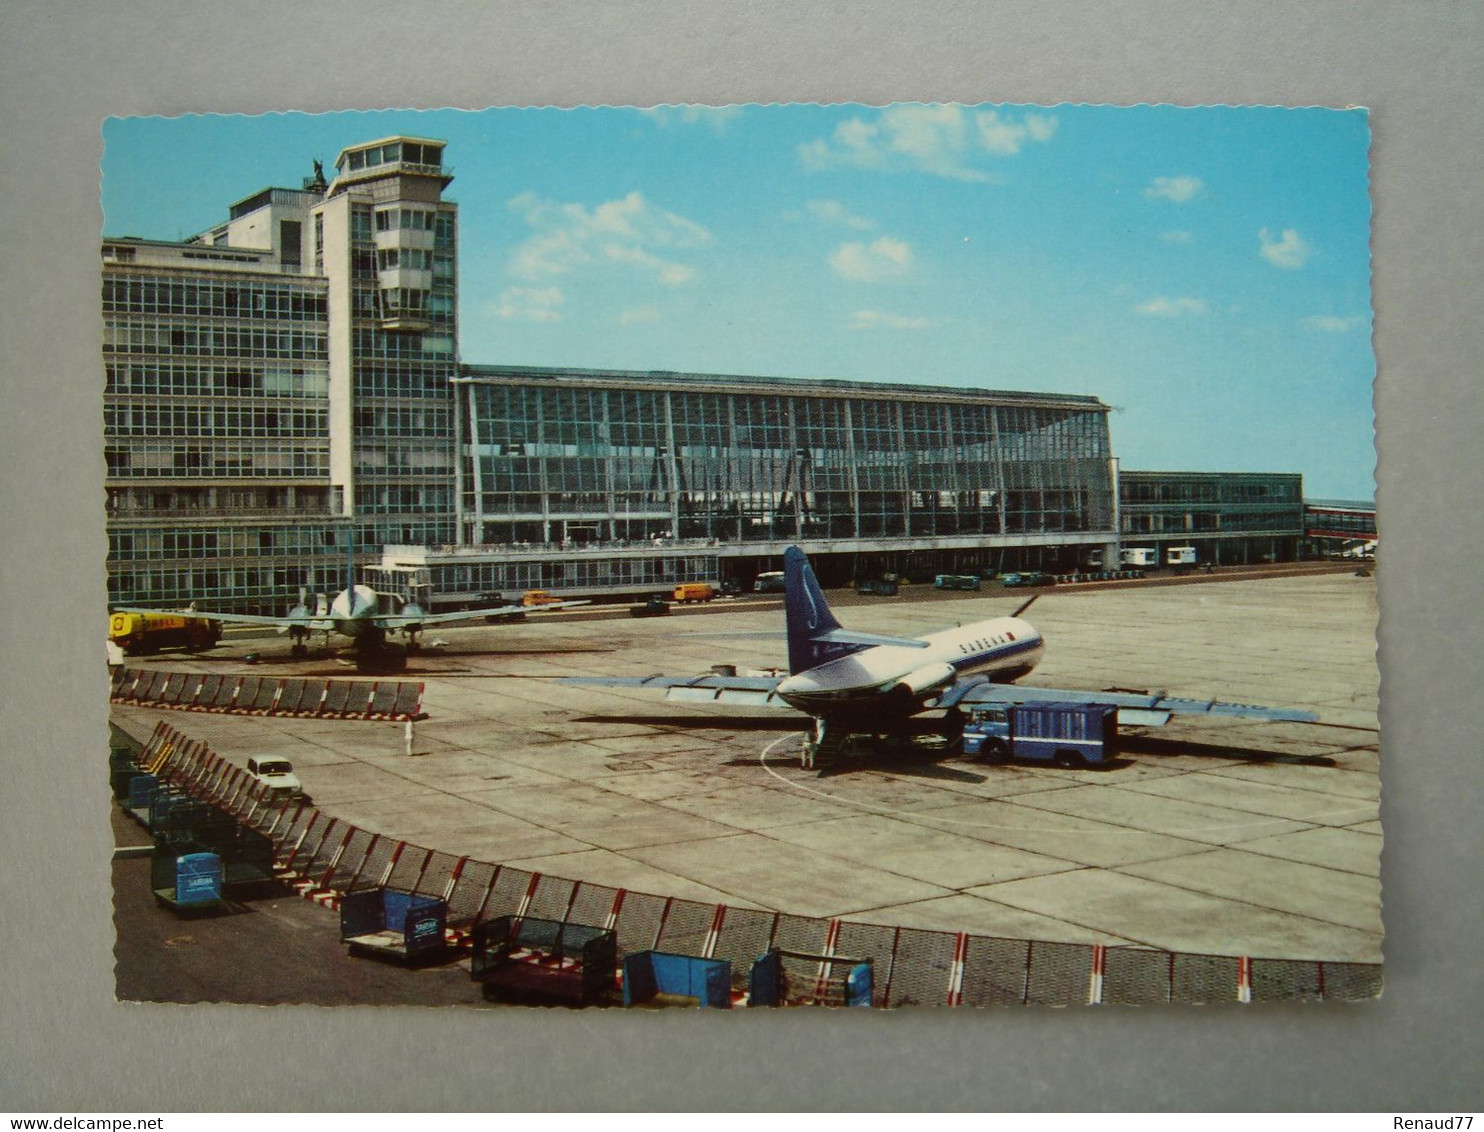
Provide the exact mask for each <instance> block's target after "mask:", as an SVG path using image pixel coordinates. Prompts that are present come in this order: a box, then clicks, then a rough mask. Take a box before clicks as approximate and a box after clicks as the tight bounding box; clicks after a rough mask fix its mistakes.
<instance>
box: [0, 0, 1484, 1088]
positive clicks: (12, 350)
mask: <svg viewBox="0 0 1484 1132" xmlns="http://www.w3.org/2000/svg"><path fill="white" fill-rule="evenodd" d="M3 27H4V33H5V34H4V35H3V37H0V97H3V106H4V111H3V115H0V120H3V126H0V131H3V132H0V177H3V187H0V208H3V210H4V233H5V237H6V254H5V256H4V264H3V271H4V273H5V284H6V286H5V289H4V291H3V294H4V295H5V302H4V303H3V304H0V348H3V350H4V368H3V370H0V374H3V392H4V397H3V402H0V429H3V448H0V452H3V456H0V459H3V471H4V481H3V482H4V485H5V486H4V490H3V493H0V499H3V507H4V512H3V517H4V522H3V528H0V530H3V536H4V537H3V538H0V578H3V584H4V590H5V596H4V600H3V614H0V617H3V636H0V647H3V650H4V651H3V657H4V660H3V665H4V668H3V671H4V675H5V692H4V694H3V695H0V712H3V731H0V734H3V735H4V747H3V751H4V754H3V763H0V775H3V779H0V799H3V800H0V809H3V812H0V819H3V820H0V854H3V856H0V862H3V865H0V900H3V903H0V908H3V909H4V911H3V913H0V1019H3V1021H0V1107H3V1108H4V1109H8V1110H23V1111H25V1110H39V1111H42V1112H53V1113H55V1112H68V1111H72V1112H85V1111H109V1112H128V1111H130V1110H136V1111H151V1110H155V1111H159V1110H167V1111H170V1110H193V1109H226V1110H239V1109H332V1110H359V1109H404V1108H412V1109H432V1110H459V1109H497V1110H500V1109H531V1108H534V1109H546V1108H602V1109H613V1108H641V1109H643V1108H659V1109H671V1108H684V1109H695V1108H720V1109H744V1110H745V1109H779V1108H787V1109H815V1108H823V1109H832V1108H857V1107H873V1108H886V1109H957V1108H988V1109H1003V1110H1018V1109H1051V1110H1078V1109H1100V1108H1124V1109H1235V1110H1245V1109H1277V1108H1283V1109H1301V1110H1308V1109H1339V1110H1433V1111H1438V1110H1444V1109H1449V1108H1453V1109H1457V1108H1478V1107H1479V1106H1480V1089H1479V1085H1478V1079H1479V1068H1480V1066H1481V1065H1484V1056H1481V1055H1484V1049H1481V1046H1484V1025H1481V1023H1480V1007H1481V1005H1484V1004H1481V994H1480V978H1479V962H1478V960H1477V958H1476V954H1475V952H1476V949H1477V944H1478V941H1479V940H1480V938H1481V934H1484V933H1481V926H1484V925H1481V908H1484V901H1481V899H1480V888H1479V879H1480V867H1479V859H1480V856H1481V849H1484V845H1481V840H1484V839H1481V837H1480V806H1479V801H1480V789H1479V774H1480V762H1481V749H1480V748H1481V744H1480V742H1479V736H1480V735H1481V733H1484V728H1481V720H1480V718H1479V717H1480V699H1479V697H1478V695H1477V694H1476V689H1477V688H1478V686H1479V683H1480V674H1481V673H1480V670H1481V663H1480V655H1479V649H1478V648H1477V647H1476V644H1477V642H1478V638H1479V633H1478V627H1479V617H1478V613H1477V611H1478V609H1479V607H1480V589H1481V585H1480V580H1479V577H1478V572H1477V571H1476V569H1475V565H1474V564H1475V558H1476V555H1475V553H1474V544H1475V542H1476V541H1477V539H1478V526H1479V522H1478V520H1479V512H1480V499H1481V491H1480V487H1481V479H1480V460H1479V456H1478V449H1477V439H1478V432H1479V430H1478V428H1477V424H1478V422H1479V420H1480V408H1481V402H1480V396H1479V385H1478V369H1477V367H1478V359H1479V358H1480V357H1481V355H1484V341H1481V338H1484V331H1481V322H1484V320H1481V319H1480V318H1479V314H1480V311H1481V309H1484V303H1481V294H1480V286H1479V264H1480V263H1481V262H1484V255H1481V252H1484V248H1481V243H1484V236H1481V233H1484V223H1481V220H1484V218H1481V216H1480V195H1481V190H1480V186H1481V185H1484V160H1481V153H1484V148H1481V146H1480V145H1479V139H1480V137H1481V136H1484V129H1481V127H1484V122H1481V116H1480V109H1481V107H1480V97H1479V95H1480V88H1479V79H1478V76H1479V75H1480V74H1481V73H1484V57H1481V56H1484V51H1481V45H1484V35H1481V33H1484V7H1481V6H1479V5H1478V4H1476V3H1466V2H1457V0H1452V2H1437V3H1432V4H1429V5H1426V6H1422V5H1416V6H1413V5H1399V4H1395V3H1390V2H1385V3H1378V2H1370V3H1336V2H1329V0H1321V2H1310V3H1307V4H1305V5H1302V6H1296V5H1288V4H1281V3H1271V4H1268V3H1256V2H1250V0H1248V2H1228V3H1224V4H1220V5H1193V4H1183V3H1151V2H1134V0H1125V2H1121V3H1118V2H1115V3H1107V4H1098V5H1084V4H1078V3H1070V2H1066V0H1043V2H1041V3H1037V4H1002V3H941V2H940V3H928V4H910V5H909V4H900V3H887V2H882V0H870V2H865V3H857V4H847V3H843V2H839V0H831V2H823V3H814V4H796V3H752V4H734V3H716V2H700V3H694V4H688V5H674V4H665V3H627V4H615V3H607V4H580V5H579V4H568V5H558V4H547V3H518V2H499V3H493V4H472V3H463V4H439V5H436V6H434V5H420V4H405V3H404V4H398V3H381V2H373V0H359V2H356V3H343V2H333V3H323V4H316V5H305V4H300V3H284V2H278V0H265V2H260V3H255V4H252V5H236V4H216V5H200V6H186V5H180V4H173V3H163V2H158V0H145V2H135V3H132V4H129V5H119V6H111V5H103V4H93V3H79V2H72V3H69V2H65V0H63V2H53V3H48V4H42V3H16V2H14V0H12V3H10V4H8V5H6V7H5V16H4V23H3ZM948 99H951V100H957V101H962V102H979V101H994V100H1000V101H1016V102H1041V103H1057V102H1063V101H1072V102H1077V101H1093V102H1112V103H1121V104H1128V103H1138V102H1175V103H1183V104H1193V103H1282V104H1288V105H1299V104H1304V105H1307V104H1322V105H1331V106H1343V105H1355V104H1362V105H1366V106H1369V107H1370V108H1371V110H1372V119H1371V123H1372V129H1373V132H1374V139H1375V140H1374V146H1373V161H1374V186H1373V192H1374V200H1375V203H1376V220H1375V245H1374V247H1375V263H1376V285H1375V299H1376V315H1377V318H1376V341H1377V348H1378V357H1379V364H1380V379H1379V382H1378V387H1377V410H1378V416H1379V420H1380V429H1381V460H1380V464H1379V470H1378V479H1379V485H1380V487H1379V491H1378V502H1379V505H1380V507H1381V522H1382V526H1383V530H1384V541H1383V550H1382V555H1383V557H1382V566H1381V574H1380V577H1381V595H1382V597H1381V600H1382V604H1383V609H1384V619H1383V627H1382V631H1381V647H1382V652H1381V656H1382V664H1383V670H1384V679H1385V683H1384V687H1383V708H1382V713H1383V714H1382V726H1383V779H1384V797H1383V820H1384V824H1385V829H1386V851H1385V856H1384V865H1383V883H1384V886H1385V896H1384V898H1385V916H1386V924H1387V930H1388V940H1387V960H1386V967H1387V970H1386V978H1387V990H1386V994H1385V996H1384V998H1383V999H1382V1000H1381V1001H1380V1002H1379V1003H1376V1004H1372V1005H1366V1006H1349V1007H1336V1006H1331V1007H1326V1008H1312V1007H1310V1008H1303V1007H1297V1006H1295V1007H1268V1008H1264V1009H1261V1010H1257V1009H1236V1008H1231V1009H1212V1008H1206V1009H1189V1008H1187V1009H1170V1010H1162V1009H1150V1008H1143V1009H1137V1010H1120V1009H1111V1008H1103V1009H1089V1010H1081V1011H1060V1012H1052V1011H1035V1010H1027V1011H1022V1012H978V1011H957V1012H943V1011H939V1012H900V1013H896V1014H892V1015H884V1014H867V1015H864V1016H862V1015H861V1014H852V1015H850V1016H844V1015H842V1014H822V1013H821V1014H809V1015H804V1016H790V1017H786V1018H779V1017H774V1016H767V1017H759V1016H756V1015H751V1016H750V1015H747V1014H745V1013H743V1014H738V1015H733V1016H728V1017H720V1018H718V1017H701V1016H699V1015H697V1016H677V1015H674V1014H669V1015H665V1016H646V1017H640V1018H636V1017H632V1016H627V1015H623V1014H621V1013H617V1012H606V1013H599V1012H591V1011H590V1012H587V1013H585V1014H581V1015H567V1014H547V1013H542V1012H531V1013H517V1012H501V1013H499V1014H497V1015H493V1014H490V1013H486V1012H479V1013H477V1014H476V1013H474V1012H437V1011H431V1010H388V1009H379V1010H373V1009H357V1010H312V1009H297V1008H272V1009H258V1008H244V1007H231V1006H222V1007H191V1008H167V1007H150V1006H130V1005H116V1004H115V1003H114V1002H113V1000H112V955H111V951H110V948H111V943H112V928H111V924H110V896H109V885H108V868H107V859H108V853H109V849H110V845H109V841H108V837H107V823H106V821H105V820H104V815H105V807H106V805H107V800H106V796H105V788H104V785H103V774H102V770H101V768H102V749H103V738H104V724H105V718H106V713H105V693H106V685H105V678H104V674H103V666H102V664H101V663H100V662H101V660H102V655H101V654H102V647H101V642H100V640H99V631H98V630H99V625H100V620H101V612H100V611H101V609H102V607H103V602H104V591H103V583H102V571H101V563H102V560H103V556H104V552H105V545H104V540H103V531H102V523H101V522H100V517H101V515H100V509H101V502H102V496H101V481H102V473H103V468H102V458H101V452H100V445H99V444H98V426H99V423H100V421H99V396H100V392H101V386H102V376H101V366H100V364H99V355H98V344H99V313H98V309H99V308H98V235H99V233H100V226H101V213H100V210H99V204H98V185H97V181H98V161H99V158H100V153H101V142H100V135H99V128H100V123H101V121H102V120H103V118H105V117H106V116H108V115H113V114H117V115H128V114H179V113H186V112H191V111H218V112H258V111H273V110H289V109H297V110H339V109H347V108H357V107H359V108H375V107H403V106H418V107H429V106H439V105H448V106H462V107H469V108H479V107H483V106H488V105H495V104H524V105H529V104H558V105H576V104H582V103H634V104H652V103H655V102H678V101H697V102H709V103H732V102H752V101H768V102H774V101H814V100H818V101H863V102H873V103H882V102H888V101H894V100H924V101H929V100H948ZM250 187H251V186H248V188H250ZM244 191H246V189H244ZM222 203H223V204H224V205H225V203H226V202H225V201H224V202H222ZM1011 384H1012V385H1013V382H1011Z"/></svg>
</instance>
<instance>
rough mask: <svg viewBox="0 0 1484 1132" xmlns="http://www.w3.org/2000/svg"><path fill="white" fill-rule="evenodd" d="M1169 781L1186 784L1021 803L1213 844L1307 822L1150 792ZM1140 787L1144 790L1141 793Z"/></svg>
mask: <svg viewBox="0 0 1484 1132" xmlns="http://www.w3.org/2000/svg"><path fill="white" fill-rule="evenodd" d="M1169 781H1183V779H1175V780H1171V779H1159V780H1157V781H1156V782H1153V783H1149V782H1146V783H1143V784H1136V785H1134V786H1130V787H1128V788H1124V787H1119V786H1108V787H1102V788H1098V787H1089V786H1082V787H1077V788H1074V789H1068V790H1053V791H1047V792H1044V793H1041V794H1035V795H1030V796H1027V797H1026V798H1023V799H1021V800H1020V802H1019V804H1020V805H1024V806H1030V807H1034V808H1036V809H1045V810H1050V811H1052V812H1053V813H1061V814H1067V815H1069V816H1072V817H1083V818H1091V819H1095V820H1098V821H1103V822H1107V823H1109V824H1112V825H1122V826H1128V827H1130V828H1133V829H1143V830H1148V831H1150V832H1152V833H1163V834H1165V835H1167V836H1170V837H1179V838H1182V839H1184V840H1186V841H1205V842H1209V843H1210V844H1213V845H1230V844H1231V843H1232V842H1234V841H1248V840H1251V839H1252V838H1254V837H1272V836H1274V835H1275V834H1279V833H1291V832H1293V831H1294V830H1297V829H1302V828H1303V827H1304V823H1302V822H1298V821H1292V820H1290V819H1288V818H1282V817H1272V816H1269V815H1266V814H1262V813H1254V812H1252V811H1249V810H1234V809H1229V808H1226V807H1222V806H1208V805H1203V804H1201V803H1199V802H1187V801H1184V800H1181V799H1177V798H1166V797H1163V796H1162V795H1159V794H1153V793H1149V792H1148V791H1149V790H1150V789H1151V788H1152V787H1153V786H1156V785H1159V783H1163V782H1169ZM1140 785H1142V787H1143V788H1142V789H1140V788H1138V787H1139V786H1140Z"/></svg>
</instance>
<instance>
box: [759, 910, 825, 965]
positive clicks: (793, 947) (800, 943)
mask: <svg viewBox="0 0 1484 1132" xmlns="http://www.w3.org/2000/svg"><path fill="white" fill-rule="evenodd" d="M829 932H830V922H829V921H828V920H816V919H815V918H814V917H812V916H790V915H786V914H785V915H782V916H779V917H778V930H777V932H775V933H774V935H773V946H774V947H781V948H783V949H784V950H786V951H807V952H809V953H810V954H811V955H817V954H819V952H821V951H823V950H824V945H825V940H826V938H827V937H828V936H829Z"/></svg>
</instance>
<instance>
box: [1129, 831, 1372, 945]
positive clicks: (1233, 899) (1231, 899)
mask: <svg viewBox="0 0 1484 1132" xmlns="http://www.w3.org/2000/svg"><path fill="white" fill-rule="evenodd" d="M1216 848H1222V847H1221V846H1217V847H1216ZM1242 852H1245V850H1242ZM1141 863H1142V862H1141ZM1126 867H1128V866H1124V865H1120V866H1119V867H1117V868H1114V869H1110V870H1109V871H1110V872H1115V873H1118V875H1119V876H1123V877H1128V878H1129V879H1130V880H1141V881H1145V882H1146V883H1149V884H1158V885H1163V886H1164V887H1165V888H1173V889H1175V890H1176V891H1178V892H1189V893H1192V894H1193V895H1196V896H1205V897H1209V898H1210V899H1212V900H1221V901H1225V902H1227V903H1230V904H1243V905H1246V906H1247V907H1248V908H1260V909H1262V910H1263V911H1264V912H1276V913H1277V914H1278V915H1280V916H1293V917H1295V918H1297V919H1300V920H1308V921H1310V922H1311V923H1315V924H1323V925H1324V926H1325V927H1328V928H1344V929H1345V930H1346V931H1352V932H1360V933H1362V934H1363V935H1369V936H1375V937H1376V938H1378V939H1384V938H1385V936H1386V933H1385V930H1384V929H1383V930H1382V931H1379V932H1378V931H1372V930H1371V929H1369V928H1357V927H1354V926H1352V925H1350V924H1342V923H1340V922H1339V921H1338V920H1325V919H1322V918H1320V917H1319V916H1311V915H1309V914H1308V913H1307V912H1293V911H1290V910H1288V909H1287V908H1275V907H1273V906H1272V905H1271V904H1259V903H1257V902H1256V901H1254V900H1245V899H1243V898H1242V897H1240V896H1229V895H1226V894H1221V893H1214V892H1210V891H1208V890H1207V889H1204V888H1191V887H1190V886H1189V885H1184V884H1177V883H1175V882H1174V881H1168V880H1151V879H1150V878H1149V877H1142V876H1140V875H1139V874H1138V873H1126V872H1124V871H1123V869H1124V868H1126ZM1349 875H1354V874H1349ZM1254 958H1255V957H1254Z"/></svg>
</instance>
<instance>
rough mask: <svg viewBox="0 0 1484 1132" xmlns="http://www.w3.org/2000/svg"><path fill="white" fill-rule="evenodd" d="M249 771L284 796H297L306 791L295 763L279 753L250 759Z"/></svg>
mask: <svg viewBox="0 0 1484 1132" xmlns="http://www.w3.org/2000/svg"><path fill="white" fill-rule="evenodd" d="M247 773H248V774H250V775H252V776H253V777H254V778H256V779H257V780H258V781H259V782H261V783H262V784H263V785H264V786H266V787H267V788H268V789H269V790H271V791H272V792H273V793H274V794H278V795H280V796H282V797H286V798H297V797H299V796H300V795H302V794H303V793H304V785H303V783H301V782H300V781H299V776H298V775H297V774H295V773H294V767H293V764H292V763H290V762H289V760H288V759H285V758H279V757H278V756H277V755H269V756H264V757H261V758H252V759H248V760H247Z"/></svg>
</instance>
